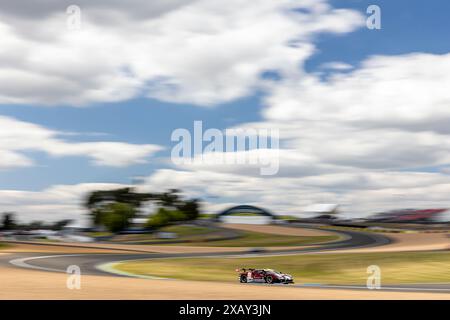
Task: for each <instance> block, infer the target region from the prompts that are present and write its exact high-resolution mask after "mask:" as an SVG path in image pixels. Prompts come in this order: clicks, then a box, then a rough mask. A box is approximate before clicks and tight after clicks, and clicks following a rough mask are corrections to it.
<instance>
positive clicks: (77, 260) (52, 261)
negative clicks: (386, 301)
mask: <svg viewBox="0 0 450 320" xmlns="http://www.w3.org/2000/svg"><path fill="white" fill-rule="evenodd" d="M339 233H341V234H344V235H345V236H346V239H344V240H341V241H338V242H333V243H328V244H322V245H320V247H310V248H308V247H306V248H302V249H292V250H290V249H289V250H282V251H270V252H259V253H252V252H247V253H245V252H244V253H243V252H226V253H224V252H211V253H184V254H180V253H178V254H169V253H123V254H120V253H114V254H112V253H91V254H52V255H48V254H42V253H20V254H10V255H7V256H0V265H2V264H3V265H9V266H11V265H13V266H15V267H22V268H29V269H36V270H41V271H48V272H61V273H66V270H67V267H68V266H70V265H77V266H79V267H80V268H81V270H82V273H83V274H90V275H102V276H117V277H124V275H118V274H111V273H108V272H105V271H102V270H99V269H98V268H97V267H98V266H99V265H103V264H106V263H112V262H115V261H125V260H136V259H159V258H176V257H177V258H178V257H189V258H193V257H206V256H214V257H220V256H228V257H229V256H239V257H252V256H268V255H286V254H305V253H320V252H324V251H335V250H343V249H354V248H367V247H374V246H382V245H386V244H389V243H390V240H389V239H388V238H387V237H385V236H383V235H380V234H375V233H362V232H354V231H339ZM250 285H253V284H250ZM254 285H260V284H254ZM292 286H295V287H302V288H305V287H314V288H328V289H353V290H367V288H366V287H364V286H336V285H324V284H295V285H290V286H289V287H292ZM381 290H390V291H410V292H441V293H450V284H447V283H446V284H429V285H426V284H420V285H419V284H418V285H398V286H389V287H383V288H382V289H381Z"/></svg>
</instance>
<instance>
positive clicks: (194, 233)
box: [113, 225, 217, 244]
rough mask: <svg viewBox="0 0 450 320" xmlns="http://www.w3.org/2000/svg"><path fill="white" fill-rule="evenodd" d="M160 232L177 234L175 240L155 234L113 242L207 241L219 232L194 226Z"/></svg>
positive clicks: (119, 237)
mask: <svg viewBox="0 0 450 320" xmlns="http://www.w3.org/2000/svg"><path fill="white" fill-rule="evenodd" d="M158 232H173V233H176V234H177V238H175V239H159V238H158V237H157V235H156V234H154V233H146V234H130V235H118V236H116V237H115V238H114V239H113V240H114V241H123V242H140V243H143V244H151V243H153V242H158V243H160V242H167V243H171V242H173V241H194V242H196V241H200V242H201V241H205V240H207V239H210V238H214V237H217V230H216V229H213V228H208V227H202V226H194V225H192V226H191V225H173V226H167V227H163V228H161V229H159V230H158Z"/></svg>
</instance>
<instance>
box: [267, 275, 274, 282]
mask: <svg viewBox="0 0 450 320" xmlns="http://www.w3.org/2000/svg"><path fill="white" fill-rule="evenodd" d="M266 283H268V284H272V283H273V278H272V276H267V277H266Z"/></svg>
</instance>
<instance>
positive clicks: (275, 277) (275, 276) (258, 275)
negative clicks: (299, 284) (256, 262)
mask: <svg viewBox="0 0 450 320" xmlns="http://www.w3.org/2000/svg"><path fill="white" fill-rule="evenodd" d="M236 271H237V272H239V282H241V283H248V282H260V283H268V284H272V283H284V284H289V283H294V279H293V278H292V276H291V275H290V274H286V273H282V272H278V271H275V270H273V269H252V268H249V269H246V268H241V269H236Z"/></svg>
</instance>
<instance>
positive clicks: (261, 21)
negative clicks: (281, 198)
mask: <svg viewBox="0 0 450 320" xmlns="http://www.w3.org/2000/svg"><path fill="white" fill-rule="evenodd" d="M19 2H20V1H19ZM69 4H72V3H67V5H69ZM77 5H78V6H79V7H80V8H81V13H82V15H81V17H82V18H81V19H82V20H81V22H82V24H81V27H82V29H81V30H80V31H72V32H70V31H68V30H67V29H66V19H67V16H66V12H65V9H66V7H67V6H65V3H64V2H61V1H59V0H58V1H57V0H46V1H45V2H44V3H43V4H41V3H40V4H39V5H38V4H34V5H30V4H28V3H27V5H22V6H20V5H17V4H16V3H14V4H13V3H11V2H8V3H6V2H2V3H1V4H0V8H1V14H0V17H1V18H2V19H1V21H2V23H0V38H1V39H2V48H3V49H1V48H0V82H1V83H2V87H1V88H0V103H8V104H11V103H13V104H14V103H17V104H44V105H85V104H90V103H95V102H110V101H119V100H126V99H129V98H132V97H135V96H137V95H146V96H149V97H154V98H157V99H160V100H165V101H171V102H183V103H194V104H199V105H213V104H217V103H220V102H225V101H230V100H233V99H236V98H239V97H242V96H246V95H249V94H250V93H252V91H253V90H255V89H257V88H258V87H259V86H260V85H261V84H262V79H261V74H262V73H263V72H264V71H267V70H276V71H277V72H279V73H280V74H281V75H283V76H287V75H290V74H291V73H292V72H294V73H297V72H298V71H297V70H298V68H297V67H298V66H299V65H301V64H302V63H303V62H304V61H305V60H306V59H307V58H308V57H309V56H310V55H311V54H312V53H313V51H314V46H313V44H312V37H313V36H314V35H316V34H318V33H320V32H329V33H345V32H349V31H352V30H354V29H355V28H357V27H359V26H362V25H363V23H364V21H363V16H362V15H361V14H360V13H357V12H355V11H352V10H343V9H338V10H336V9H333V8H331V7H330V6H329V5H327V4H326V1H325V0H320V1H318V0H315V1H312V0H294V1H292V0H264V1H246V0H229V1H219V0H214V1H211V0H197V1H144V0H141V1H139V0H134V1H132V3H127V5H124V4H123V3H122V2H120V1H96V2H95V3H94V2H93V1H84V0H81V1H77Z"/></svg>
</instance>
